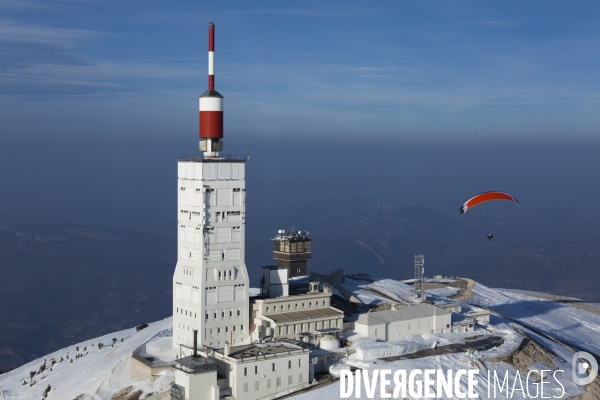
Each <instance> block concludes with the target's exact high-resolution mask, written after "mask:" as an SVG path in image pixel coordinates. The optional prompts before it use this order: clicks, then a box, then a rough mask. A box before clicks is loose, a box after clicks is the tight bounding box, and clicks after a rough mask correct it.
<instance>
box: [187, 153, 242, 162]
mask: <svg viewBox="0 0 600 400" xmlns="http://www.w3.org/2000/svg"><path fill="white" fill-rule="evenodd" d="M248 158H250V156H248V155H245V154H244V155H237V154H219V156H218V157H205V156H204V154H180V155H178V156H177V161H202V162H211V161H233V162H244V161H247V160H248Z"/></svg>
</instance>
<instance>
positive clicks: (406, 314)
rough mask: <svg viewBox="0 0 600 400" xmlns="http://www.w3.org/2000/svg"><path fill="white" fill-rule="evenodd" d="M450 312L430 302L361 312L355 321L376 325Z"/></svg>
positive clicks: (448, 313)
mask: <svg viewBox="0 0 600 400" xmlns="http://www.w3.org/2000/svg"><path fill="white" fill-rule="evenodd" d="M451 313H452V312H451V311H448V310H444V309H441V308H438V307H435V306H432V305H431V304H420V305H417V306H408V307H402V308H399V309H397V310H385V311H375V312H369V313H366V314H361V315H360V316H359V317H358V320H357V321H356V323H357V324H364V325H378V324H383V323H387V322H394V321H403V320H409V319H415V318H423V317H428V316H433V315H450V314H451Z"/></svg>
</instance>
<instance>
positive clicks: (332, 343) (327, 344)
mask: <svg viewBox="0 0 600 400" xmlns="http://www.w3.org/2000/svg"><path fill="white" fill-rule="evenodd" d="M319 348H320V349H323V350H337V349H339V348H340V341H339V340H337V339H336V338H334V337H333V336H331V335H324V336H323V337H322V338H321V341H320V342H319Z"/></svg>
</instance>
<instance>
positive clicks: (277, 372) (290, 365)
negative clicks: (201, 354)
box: [199, 343, 313, 400]
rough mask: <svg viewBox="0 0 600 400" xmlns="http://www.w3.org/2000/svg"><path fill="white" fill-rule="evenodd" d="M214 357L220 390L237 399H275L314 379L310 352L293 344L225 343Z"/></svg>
mask: <svg viewBox="0 0 600 400" xmlns="http://www.w3.org/2000/svg"><path fill="white" fill-rule="evenodd" d="M211 359H213V360H215V361H216V362H217V365H218V375H219V377H220V378H221V379H219V382H220V383H219V385H220V389H221V390H224V391H227V390H228V391H229V392H230V394H231V396H232V397H233V398H235V399H244V400H254V399H271V398H276V397H279V396H282V395H284V394H286V393H292V392H294V391H296V390H300V389H303V388H305V387H307V386H308V385H309V384H310V382H311V381H312V379H313V376H312V374H311V373H310V363H309V351H308V350H307V349H303V348H301V347H299V346H294V345H290V344H282V343H269V344H257V345H245V346H234V347H231V348H229V346H226V347H225V348H224V349H220V350H217V351H215V352H214V353H213V355H212V356H211ZM199 398H202V397H199Z"/></svg>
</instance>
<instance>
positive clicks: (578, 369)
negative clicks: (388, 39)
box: [571, 351, 598, 385]
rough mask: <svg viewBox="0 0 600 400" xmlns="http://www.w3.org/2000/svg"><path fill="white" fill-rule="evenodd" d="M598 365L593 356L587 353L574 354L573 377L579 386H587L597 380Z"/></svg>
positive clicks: (572, 362)
mask: <svg viewBox="0 0 600 400" xmlns="http://www.w3.org/2000/svg"><path fill="white" fill-rule="evenodd" d="M597 375H598V363H597V362H596V359H595V358H594V356H593V355H591V354H590V353H586V352H585V351H578V352H577V353H575V354H573V359H572V360H571V376H572V377H573V382H575V383H576V384H577V385H587V384H588V383H591V382H593V381H594V379H596V376H597Z"/></svg>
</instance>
